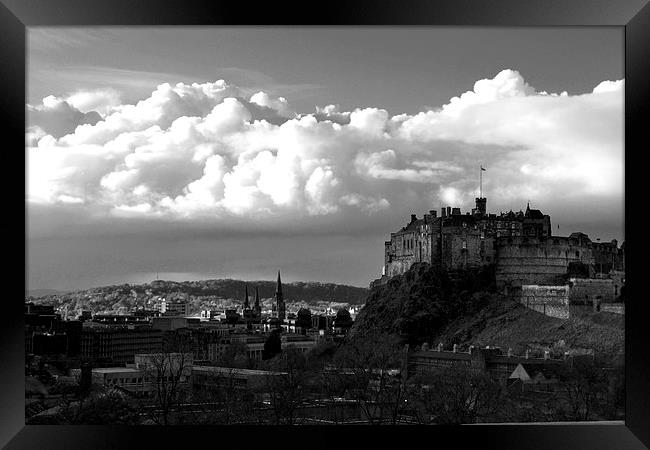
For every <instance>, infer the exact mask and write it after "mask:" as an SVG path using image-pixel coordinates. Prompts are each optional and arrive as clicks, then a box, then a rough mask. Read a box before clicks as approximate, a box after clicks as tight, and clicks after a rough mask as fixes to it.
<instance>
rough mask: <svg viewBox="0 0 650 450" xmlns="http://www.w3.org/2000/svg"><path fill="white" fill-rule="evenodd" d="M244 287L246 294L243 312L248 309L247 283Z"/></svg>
mask: <svg viewBox="0 0 650 450" xmlns="http://www.w3.org/2000/svg"><path fill="white" fill-rule="evenodd" d="M244 287H245V288H246V294H245V297H244V311H245V310H247V309H250V308H251V307H250V304H249V303H248V283H246V284H244Z"/></svg>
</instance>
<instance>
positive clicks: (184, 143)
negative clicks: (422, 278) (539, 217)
mask: <svg viewBox="0 0 650 450" xmlns="http://www.w3.org/2000/svg"><path fill="white" fill-rule="evenodd" d="M27 37H28V48H27V60H28V63H27V64H28V65H27V78H28V80H27V81H28V89H27V93H26V103H27V104H26V110H27V124H26V156H27V157H26V160H27V167H26V178H27V180H26V202H27V207H28V220H27V232H28V241H27V257H28V261H27V267H28V270H27V272H28V273H27V288H28V289H61V290H70V289H78V288H88V287H92V286H100V285H105V284H117V283H122V282H129V283H139V282H147V281H151V280H153V279H155V278H156V277H160V278H161V279H175V280H184V279H203V278H229V277H232V278H240V279H247V280H256V279H268V280H271V279H273V277H274V274H275V273H276V271H277V270H278V269H281V270H282V273H283V280H285V281H288V282H291V281H299V280H301V281H323V282H334V283H345V284H352V285H357V286H367V284H368V283H369V282H370V281H371V280H373V279H375V278H377V277H378V276H380V275H381V267H382V264H383V242H384V240H386V239H388V238H389V236H390V232H391V231H396V230H397V229H399V228H400V227H401V226H403V225H405V224H406V222H408V220H409V218H410V214H417V215H418V217H421V216H422V214H423V213H425V212H428V211H429V210H430V209H437V210H439V209H440V207H441V206H447V205H449V206H453V207H460V208H461V209H462V211H463V212H465V211H469V210H470V209H471V208H472V207H473V203H474V198H475V197H476V196H478V190H479V186H478V184H479V183H478V173H479V170H478V169H479V166H480V165H483V167H485V168H486V169H487V171H486V172H484V178H483V192H484V196H485V197H487V199H488V210H489V211H491V212H497V213H498V212H501V211H509V210H511V209H512V210H515V211H518V210H520V209H525V208H526V204H527V202H530V205H531V207H533V208H537V209H541V210H542V211H543V212H544V213H546V214H549V215H550V216H551V221H552V224H553V232H554V233H555V234H558V235H568V234H570V233H571V232H574V231H583V232H586V233H587V234H589V236H590V237H591V238H592V239H593V240H595V239H597V238H599V239H601V240H602V241H607V240H611V239H614V238H615V239H618V240H619V241H622V240H623V239H624V236H623V223H624V217H623V211H624V204H623V200H624V191H623V180H624V164H623V157H624V153H623V152H624V150H623V149H624V147H623V144H624V139H623V124H624V116H623V93H624V79H623V76H624V60H623V30H622V28H595V27H589V28H478V27H465V28H451V27H399V28H398V27H392V28H390V27H352V28H334V27H314V28H300V27H297V28H273V27H240V28H235V27H192V28H181V27H152V28H147V27H129V28H60V27H59V28H39V27H30V28H28V34H27Z"/></svg>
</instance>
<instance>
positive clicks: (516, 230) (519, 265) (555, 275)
mask: <svg viewBox="0 0 650 450" xmlns="http://www.w3.org/2000/svg"><path fill="white" fill-rule="evenodd" d="M475 200H476V207H475V208H474V209H472V211H471V212H466V213H465V214H463V213H461V210H460V208H452V207H449V206H447V207H446V208H442V209H441V210H440V215H438V214H437V211H435V210H431V211H429V213H428V214H424V216H423V217H422V218H421V219H418V218H417V216H416V215H415V214H412V215H411V220H410V222H409V223H407V224H406V226H404V227H402V228H401V229H400V230H398V231H397V232H394V233H391V235H390V240H389V241H386V242H385V243H384V267H383V269H382V276H381V278H379V279H377V280H375V281H373V282H372V283H371V287H373V286H377V285H381V284H384V283H386V282H387V281H388V279H390V278H391V277H393V276H396V275H401V274H403V273H404V272H406V271H407V270H409V269H410V268H411V266H412V265H413V264H414V263H420V262H424V263H428V264H430V265H431V266H433V267H434V268H436V269H440V270H443V271H448V272H449V271H451V272H453V271H455V270H460V269H471V268H481V267H486V266H490V265H493V266H494V267H495V278H496V282H497V286H498V287H500V288H501V289H503V290H504V291H505V292H506V293H508V292H509V291H511V290H513V289H514V290H515V291H516V290H518V289H520V288H521V286H522V285H559V284H563V283H564V282H566V279H567V278H568V277H567V275H569V277H570V276H574V277H575V276H576V275H579V277H582V278H596V277H597V276H598V277H601V278H603V277H605V278H616V279H618V280H622V279H624V259H625V253H624V245H622V246H621V247H620V248H619V247H618V242H617V241H616V240H613V241H612V242H610V243H593V242H592V241H591V239H589V236H587V235H586V234H584V233H572V234H571V235H569V236H553V235H552V233H551V219H550V216H548V215H546V214H544V213H542V212H541V211H540V210H538V209H531V207H530V203H529V204H528V205H527V207H526V211H519V212H513V211H509V212H507V213H503V212H502V213H500V214H498V215H497V214H492V213H487V199H486V198H484V197H479V198H476V199H475ZM621 273H622V274H623V276H620V275H619V274H621ZM621 287H622V283H621V282H619V283H617V284H616V292H619V293H620V288H621Z"/></svg>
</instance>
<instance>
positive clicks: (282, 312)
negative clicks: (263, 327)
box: [275, 270, 286, 321]
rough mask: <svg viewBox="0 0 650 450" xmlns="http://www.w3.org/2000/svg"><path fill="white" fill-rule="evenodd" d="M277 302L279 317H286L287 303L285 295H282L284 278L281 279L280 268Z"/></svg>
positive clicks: (281, 318) (276, 290)
mask: <svg viewBox="0 0 650 450" xmlns="http://www.w3.org/2000/svg"><path fill="white" fill-rule="evenodd" d="M275 302H276V305H277V313H278V319H280V320H281V321H283V320H284V318H285V311H286V310H285V304H284V296H283V295H282V280H281V279H280V271H279V270H278V285H277V287H276V288H275Z"/></svg>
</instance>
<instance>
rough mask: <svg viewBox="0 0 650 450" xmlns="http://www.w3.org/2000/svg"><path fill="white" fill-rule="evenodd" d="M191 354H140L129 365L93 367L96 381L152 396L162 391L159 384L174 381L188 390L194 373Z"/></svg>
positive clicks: (179, 386) (181, 387)
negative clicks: (159, 389)
mask: <svg viewBox="0 0 650 450" xmlns="http://www.w3.org/2000/svg"><path fill="white" fill-rule="evenodd" d="M192 365H193V359H192V355H191V354H183V353H149V354H137V355H135V356H134V362H133V363H131V364H128V365H127V366H126V367H102V368H94V369H92V372H91V373H92V375H91V377H92V383H93V384H95V385H99V386H105V387H113V388H119V389H121V390H123V391H126V392H128V393H129V394H131V395H133V396H135V397H151V396H153V395H155V394H156V392H157V391H158V383H166V382H170V383H172V382H173V383H174V385H175V386H177V388H178V389H188V388H189V386H190V376H191V373H192Z"/></svg>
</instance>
